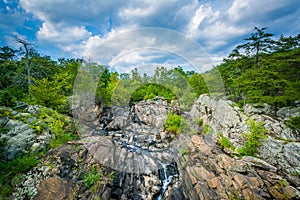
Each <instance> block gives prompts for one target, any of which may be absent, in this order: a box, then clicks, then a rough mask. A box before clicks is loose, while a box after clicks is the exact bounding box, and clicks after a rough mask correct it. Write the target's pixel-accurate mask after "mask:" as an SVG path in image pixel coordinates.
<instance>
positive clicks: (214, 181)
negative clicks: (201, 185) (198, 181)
mask: <svg viewBox="0 0 300 200" xmlns="http://www.w3.org/2000/svg"><path fill="white" fill-rule="evenodd" d="M207 184H208V186H209V187H210V188H211V189H215V188H220V187H221V182H220V180H219V178H217V177H214V178H212V179H208V180H207Z"/></svg>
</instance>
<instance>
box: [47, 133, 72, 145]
mask: <svg viewBox="0 0 300 200" xmlns="http://www.w3.org/2000/svg"><path fill="white" fill-rule="evenodd" d="M77 139H78V137H77V136H76V135H74V134H73V133H64V134H57V135H56V136H55V138H54V139H52V140H51V141H50V144H49V146H50V148H53V149H54V148H56V147H58V146H60V145H62V144H64V143H66V142H68V141H71V140H77Z"/></svg>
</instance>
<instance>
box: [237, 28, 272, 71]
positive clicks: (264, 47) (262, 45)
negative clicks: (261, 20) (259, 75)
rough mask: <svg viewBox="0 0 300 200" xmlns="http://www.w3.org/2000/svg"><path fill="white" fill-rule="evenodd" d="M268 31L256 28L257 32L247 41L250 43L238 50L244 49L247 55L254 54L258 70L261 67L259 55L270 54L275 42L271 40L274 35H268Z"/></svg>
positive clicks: (240, 46) (239, 47)
mask: <svg viewBox="0 0 300 200" xmlns="http://www.w3.org/2000/svg"><path fill="white" fill-rule="evenodd" d="M266 29H267V28H266V27H264V28H257V27H254V31H255V32H254V33H251V35H250V37H249V38H246V39H245V40H246V41H249V42H247V43H245V44H242V45H239V46H238V47H237V49H241V48H242V49H244V50H245V52H246V54H247V55H251V54H254V56H255V66H256V68H258V67H259V54H260V53H262V52H269V51H270V49H271V48H272V44H273V43H274V41H273V40H272V39H271V38H270V37H271V36H273V34H271V33H266V32H265V30H266Z"/></svg>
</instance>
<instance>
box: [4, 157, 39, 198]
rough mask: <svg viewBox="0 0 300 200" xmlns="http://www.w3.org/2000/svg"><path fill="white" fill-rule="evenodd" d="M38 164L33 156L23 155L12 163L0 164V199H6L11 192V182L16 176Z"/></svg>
mask: <svg viewBox="0 0 300 200" xmlns="http://www.w3.org/2000/svg"><path fill="white" fill-rule="evenodd" d="M38 163H39V160H38V158H36V156H34V155H24V156H22V157H18V158H16V159H14V160H12V161H8V162H4V163H1V162H0V169H1V170H0V188H1V189H0V198H1V199H2V198H6V197H7V198H8V197H9V196H10V195H11V194H12V191H13V187H12V184H11V180H12V179H13V177H15V176H16V175H18V174H21V173H26V172H27V171H29V170H30V169H32V168H33V167H35V166H36V165H37V164H38Z"/></svg>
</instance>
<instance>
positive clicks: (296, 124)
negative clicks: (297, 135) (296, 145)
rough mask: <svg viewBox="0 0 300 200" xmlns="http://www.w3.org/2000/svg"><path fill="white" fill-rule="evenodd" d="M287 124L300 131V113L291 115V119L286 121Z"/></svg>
mask: <svg viewBox="0 0 300 200" xmlns="http://www.w3.org/2000/svg"><path fill="white" fill-rule="evenodd" d="M286 125H287V126H288V127H290V128H292V129H296V130H299V131H300V115H298V116H295V117H290V119H289V120H287V121H286Z"/></svg>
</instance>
